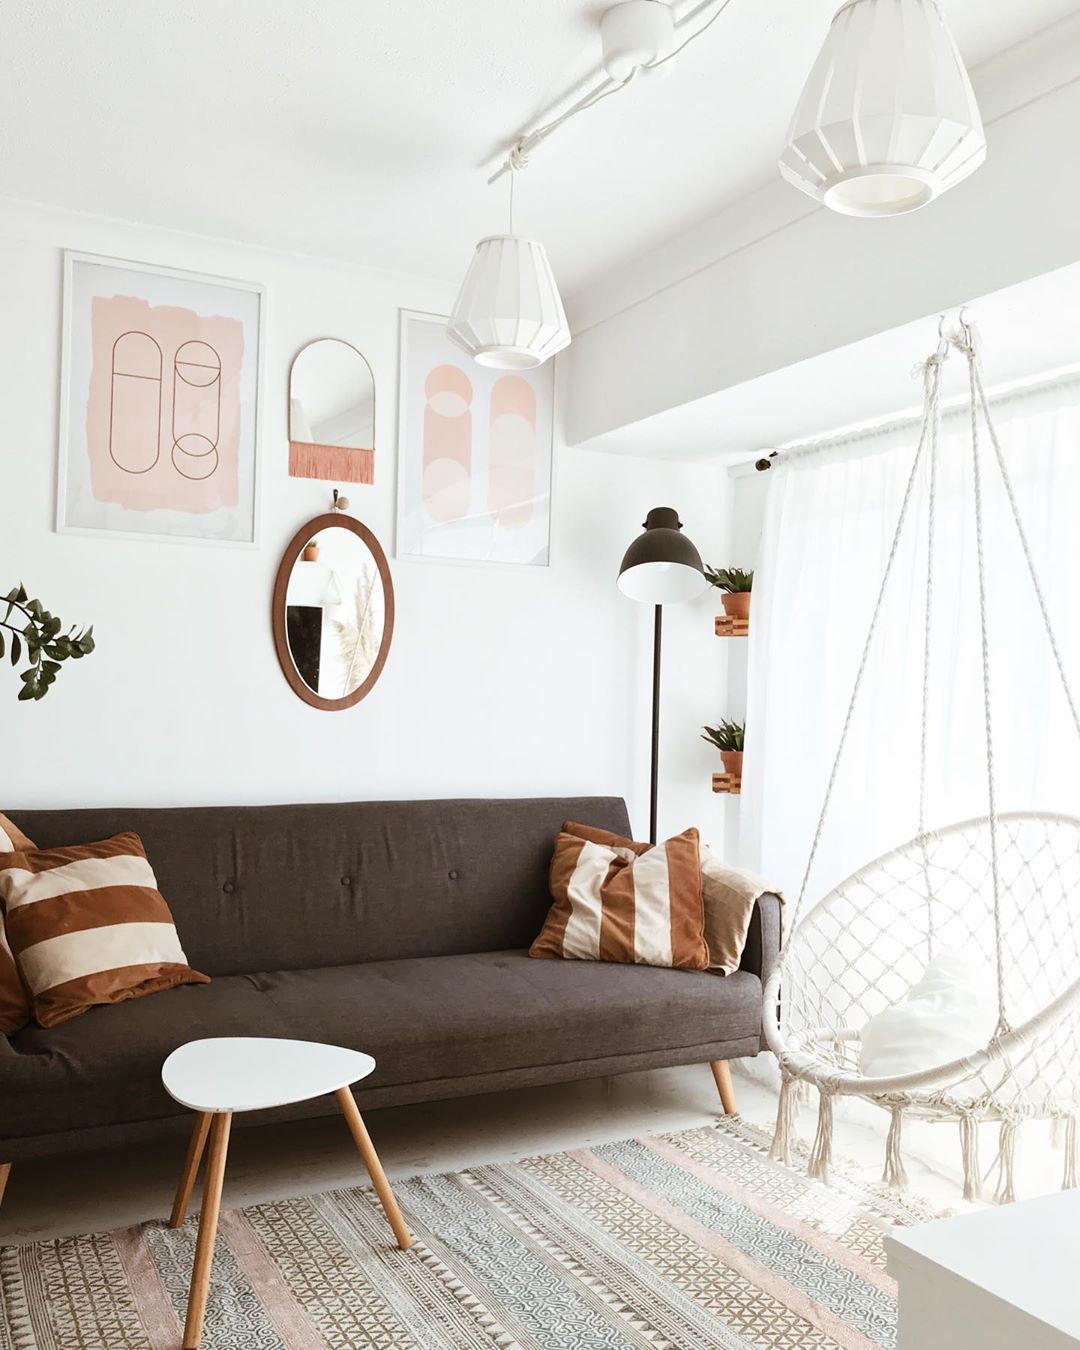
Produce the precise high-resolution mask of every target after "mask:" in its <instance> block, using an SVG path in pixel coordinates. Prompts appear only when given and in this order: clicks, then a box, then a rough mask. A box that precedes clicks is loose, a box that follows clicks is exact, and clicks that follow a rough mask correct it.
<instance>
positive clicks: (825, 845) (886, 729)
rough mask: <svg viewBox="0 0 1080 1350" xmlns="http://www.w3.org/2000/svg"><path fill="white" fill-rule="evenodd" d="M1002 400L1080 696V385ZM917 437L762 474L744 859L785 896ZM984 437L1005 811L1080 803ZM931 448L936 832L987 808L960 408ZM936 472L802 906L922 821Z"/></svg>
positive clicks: (818, 797) (1001, 419) (907, 543)
mask: <svg viewBox="0 0 1080 1350" xmlns="http://www.w3.org/2000/svg"><path fill="white" fill-rule="evenodd" d="M992 406H993V413H994V418H995V423H996V425H997V428H998V433H999V437H1000V440H1001V442H1002V446H1003V449H1004V452H1005V457H1006V461H1007V464H1008V467H1009V470H1010V474H1011V476H1012V481H1013V485H1014V488H1015V491H1016V495H1017V499H1018V502H1019V507H1020V512H1021V515H1022V518H1023V521H1024V525H1025V529H1026V531H1027V534H1028V538H1029V540H1030V543H1031V546H1032V552H1033V555H1034V559H1035V563H1036V567H1037V569H1038V571H1039V576H1040V580H1041V582H1042V585H1043V590H1044V594H1045V596H1046V599H1047V602H1048V606H1049V610H1050V614H1051V618H1052V620H1053V623H1054V627H1055V631H1056V635H1057V638H1058V642H1059V646H1060V649H1061V652H1062V656H1063V657H1064V661H1065V666H1066V671H1067V673H1068V674H1069V675H1070V678H1071V683H1072V685H1073V689H1074V694H1075V697H1076V698H1077V699H1078V700H1080V380H1078V379H1073V380H1071V381H1068V382H1061V383H1058V384H1055V385H1049V386H1044V387H1042V388H1040V389H1036V390H1028V391H1025V392H1022V393H1014V394H1012V395H1010V396H1008V397H1007V398H1004V399H1002V400H998V401H996V402H995V403H994V404H993V405H992ZM917 440H918V427H917V426H911V425H907V426H903V427H892V428H886V429H883V430H880V431H877V432H874V433H869V434H861V435H856V436H852V437H849V438H846V439H843V440H840V441H835V442H831V443H828V444H825V445H822V446H814V447H808V448H806V449H803V450H796V451H793V452H790V453H789V454H787V455H785V456H784V457H783V458H782V461H781V463H780V464H779V465H778V466H777V467H775V468H773V469H772V470H771V471H770V473H769V477H770V479H771V482H770V488H769V499H768V503H767V507H766V518H765V528H764V532H763V538H762V549H761V557H760V559H759V564H758V571H757V575H756V577H755V581H754V609H753V622H752V623H751V625H750V630H751V635H750V652H749V670H748V698H747V719H746V720H747V735H746V750H747V754H746V768H745V773H744V776H743V799H742V800H743V814H742V841H743V850H744V852H745V855H746V861H747V863H748V864H749V865H750V866H753V867H755V868H757V869H758V870H759V871H761V872H762V873H764V874H765V876H766V878H767V879H768V881H769V882H770V883H771V884H774V885H777V886H780V887H783V888H784V889H785V890H786V892H787V894H788V896H789V898H790V899H791V900H794V898H795V896H796V895H797V894H798V890H799V886H800V884H801V881H802V875H803V870H804V868H805V865H806V859H807V855H808V851H809V848H810V843H811V840H812V838H813V833H814V829H815V827H816V824H817V819H818V815H819V813H820V810H821V804H822V799H823V795H824V792H825V786H826V782H827V780H828V776H829V771H830V769H831V766H832V761H833V757H834V755H835V751H836V746H837V742H838V739H839V735H840V729H841V725H842V723H843V719H844V716H845V713H846V711H847V707H848V704H849V701H850V697H851V690H852V685H853V682H854V678H855V672H856V669H857V667H858V662H859V657H860V655H861V652H862V648H863V644H864V641H865V638H866V630H867V627H868V624H869V620H870V615H871V611H872V609H873V605H874V601H875V599H876V596H877V591H878V587H879V585H880V581H881V576H882V572H883V570H884V566H885V561H886V557H887V554H888V551H889V546H890V543H891V540H892V535H893V531H894V528H895V525H896V520H897V516H898V514H899V510H900V503H901V499H902V496H903V491H904V487H905V484H906V482H907V478H908V475H909V473H910V470H911V464H912V461H913V458H914V453H915V448H916V443H917ZM980 441H981V446H982V452H983V453H982V457H981V465H982V471H983V472H982V477H983V490H984V508H985V520H986V531H985V540H986V555H987V566H986V575H987V589H988V596H989V605H988V608H989V636H990V655H991V680H992V710H993V715H994V728H995V745H994V749H995V760H996V768H997V775H996V776H997V783H998V807H999V810H1003V811H1004V810H1017V809H1024V808H1039V809H1044V810H1058V811H1064V812H1067V813H1072V814H1080V747H1078V745H1077V738H1076V734H1075V731H1074V730H1073V727H1072V723H1071V720H1070V719H1069V716H1068V711H1067V705H1066V702H1065V697H1064V694H1063V692H1062V690H1061V687H1060V681H1059V679H1058V676H1057V672H1056V669H1055V667H1054V664H1053V660H1052V657H1051V653H1050V649H1049V645H1048V643H1047V640H1046V637H1045V634H1044V631H1043V628H1042V623H1041V619H1040V616H1039V612H1038V608H1037V605H1036V601H1035V597H1034V593H1033V591H1032V588H1031V585H1030V582H1029V580H1028V577H1027V573H1026V570H1025V567H1024V562H1023V556H1022V552H1021V548H1020V544H1019V540H1018V537H1017V534H1016V531H1015V529H1014V527H1013V525H1012V521H1011V516H1010V514H1009V509H1008V504H1007V502H1006V500H1005V497H1004V493H1003V491H1002V488H1001V481H1000V476H999V474H998V471H997V468H996V465H995V464H994V462H993V457H992V450H991V447H990V444H989V439H988V437H987V436H986V434H985V431H984V430H982V431H981V435H980ZM938 462H939V468H938V493H937V547H936V560H935V582H934V586H935V590H934V604H933V619H932V625H931V626H932V643H931V652H932V655H931V670H930V704H929V753H928V783H927V788H928V796H927V821H926V823H927V825H928V826H929V827H931V828H933V827H934V826H940V825H944V824H947V823H949V822H952V821H961V820H966V819H968V818H970V817H973V816H979V815H985V813H986V809H987V797H986V763H985V740H984V736H983V698H982V676H981V665H980V643H979V608H978V592H977V583H976V570H975V528H974V515H973V506H972V464H971V447H970V424H969V418H968V414H967V411H966V409H965V410H961V411H957V412H951V413H946V416H945V419H944V424H943V429H942V437H941V442H940V446H939V455H938ZM927 486H928V484H927V478H926V476H924V477H923V480H922V481H921V482H920V483H919V484H918V485H917V487H916V496H915V499H914V501H913V503H912V518H909V521H908V525H907V530H906V535H905V538H904V540H903V542H902V543H901V546H900V550H899V553H898V556H897V559H896V563H895V566H894V572H893V577H892V580H891V582H890V587H889V590H888V592H887V598H886V602H885V606H884V610H883V613H882V618H881V621H880V625H879V630H878V633H877V636H876V638H875V642H874V645H873V649H872V651H871V654H870V659H869V664H868V669H867V672H866V675H865V677H864V684H863V688H862V691H861V694H860V701H859V704H858V705H857V708H856V712H855V717H854V722H853V725H852V729H851V733H850V737H849V741H848V746H847V749H846V751H845V754H844V759H843V761H842V762H841V767H840V771H839V775H838V778H837V783H836V789H835V792H834V797H833V803H832V806H831V808H830V813H829V818H828V820H827V821H826V825H825V832H824V834H823V837H822V843H821V846H820V849H819V853H818V858H817V861H816V862H815V865H814V870H813V873H812V874H811V877H810V882H809V886H808V888H807V893H806V899H805V901H804V908H803V911H802V913H803V914H805V913H806V912H807V910H808V909H809V907H810V906H811V905H812V904H813V903H814V902H815V901H816V900H817V899H820V898H821V897H822V896H823V895H824V894H825V893H826V892H827V891H828V889H829V888H830V886H831V885H833V884H835V883H836V882H838V881H840V880H842V879H843V878H844V877H846V876H848V875H849V874H850V873H852V872H853V871H855V870H856V869H858V868H859V867H860V866H861V865H862V864H863V863H866V862H869V861H871V860H873V859H874V858H876V857H877V856H879V855H880V854H882V853H884V852H886V851H887V850H889V849H891V848H893V847H895V846H896V845H897V844H900V843H902V842H904V841H905V840H907V839H909V838H910V837H911V836H912V835H914V834H915V832H916V826H917V818H918V765H919V736H920V721H921V699H922V667H923V634H924V628H925V617H926V606H925V588H926V553H927V548H926V543H927V531H926V494H927ZM1077 900H1078V905H1080V897H1078V898H1077Z"/></svg>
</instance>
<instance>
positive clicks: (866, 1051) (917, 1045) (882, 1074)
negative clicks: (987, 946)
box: [859, 951, 997, 1078]
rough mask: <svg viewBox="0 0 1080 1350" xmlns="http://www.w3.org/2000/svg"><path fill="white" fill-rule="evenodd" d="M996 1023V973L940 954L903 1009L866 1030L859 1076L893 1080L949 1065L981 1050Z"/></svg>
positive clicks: (955, 955)
mask: <svg viewBox="0 0 1080 1350" xmlns="http://www.w3.org/2000/svg"><path fill="white" fill-rule="evenodd" d="M996 1021H997V998H996V994H995V991H994V979H993V971H992V970H991V969H990V968H989V967H988V966H986V965H984V964H983V963H981V962H978V961H974V960H972V959H971V958H970V957H969V956H966V955H965V954H964V953H963V952H957V951H949V952H940V953H939V954H938V955H937V956H935V957H933V958H932V959H931V961H930V962H929V964H928V965H927V967H926V970H925V972H924V973H923V977H922V979H921V980H919V982H918V983H917V984H916V985H915V986H914V987H913V988H912V990H911V992H910V994H909V995H908V996H907V998H906V999H905V1000H904V1001H903V1002H902V1003H897V1004H894V1005H893V1007H891V1008H886V1009H885V1010H884V1012H879V1013H877V1014H876V1015H875V1016H874V1017H871V1018H870V1019H869V1021H868V1022H867V1023H866V1025H865V1026H864V1027H863V1029H862V1032H861V1034H860V1040H861V1050H860V1053H859V1071H860V1073H862V1075H863V1076H864V1077H866V1078H892V1077H895V1076H897V1075H899V1074H905V1073H918V1072H919V1070H921V1069H930V1068H933V1067H934V1066H936V1065H938V1064H948V1063H949V1062H950V1061H952V1060H954V1059H960V1058H961V1057H962V1056H964V1055H970V1054H973V1053H974V1052H975V1051H976V1050H981V1049H982V1048H983V1047H984V1046H985V1045H986V1043H987V1041H989V1039H990V1037H991V1036H992V1035H993V1032H994V1027H995V1024H996Z"/></svg>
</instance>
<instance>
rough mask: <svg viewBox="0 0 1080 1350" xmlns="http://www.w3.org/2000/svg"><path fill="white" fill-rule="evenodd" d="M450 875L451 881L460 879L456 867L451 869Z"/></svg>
mask: <svg viewBox="0 0 1080 1350" xmlns="http://www.w3.org/2000/svg"><path fill="white" fill-rule="evenodd" d="M448 875H449V877H450V880H451V881H457V879H458V870H457V868H456V867H451V869H450V872H449V874H448Z"/></svg>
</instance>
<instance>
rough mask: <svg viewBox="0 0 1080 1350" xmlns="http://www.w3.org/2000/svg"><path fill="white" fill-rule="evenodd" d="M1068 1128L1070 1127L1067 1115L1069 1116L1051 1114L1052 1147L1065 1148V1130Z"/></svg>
mask: <svg viewBox="0 0 1080 1350" xmlns="http://www.w3.org/2000/svg"><path fill="white" fill-rule="evenodd" d="M1067 1128H1068V1117H1067V1116H1051V1117H1050V1147H1051V1148H1064V1146H1065V1131H1066V1129H1067Z"/></svg>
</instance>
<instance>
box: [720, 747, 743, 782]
mask: <svg viewBox="0 0 1080 1350" xmlns="http://www.w3.org/2000/svg"><path fill="white" fill-rule="evenodd" d="M742 757H743V752H742V751H741V750H721V751H720V758H721V759H722V760H723V761H724V772H725V773H730V774H731V775H732V776H733V777H735V778H741V777H742Z"/></svg>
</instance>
